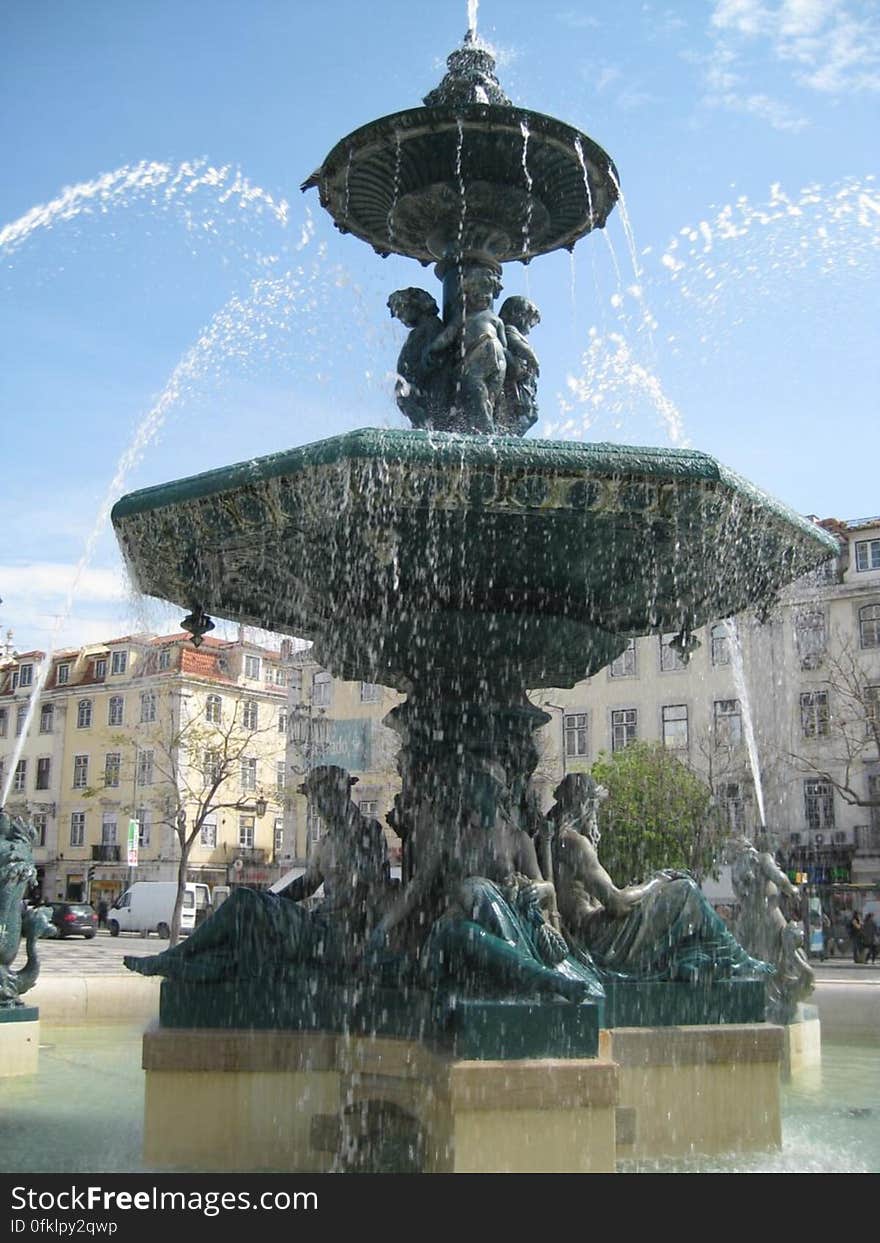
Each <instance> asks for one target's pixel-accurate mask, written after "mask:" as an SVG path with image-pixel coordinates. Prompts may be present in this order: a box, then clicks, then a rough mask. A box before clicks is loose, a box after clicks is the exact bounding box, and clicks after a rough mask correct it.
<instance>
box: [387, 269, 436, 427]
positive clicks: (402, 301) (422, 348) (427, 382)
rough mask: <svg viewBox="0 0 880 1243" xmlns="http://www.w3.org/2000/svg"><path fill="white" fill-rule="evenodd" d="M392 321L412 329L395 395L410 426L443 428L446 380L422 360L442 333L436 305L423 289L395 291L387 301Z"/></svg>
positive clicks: (399, 365) (401, 357)
mask: <svg viewBox="0 0 880 1243" xmlns="http://www.w3.org/2000/svg"><path fill="white" fill-rule="evenodd" d="M388 310H389V311H390V312H391V315H392V317H393V318H394V319H399V320H400V322H401V323H402V324H403V325H404V327H406V328H409V329H411V332H410V334H409V336H408V337H407V339H406V341H405V342H404V345H403V349H402V350H401V351H400V354H399V356H398V359H397V381H396V384H395V387H394V394H395V397H396V398H397V405H398V408H399V409H400V411H401V412H402V413H403V414H405V415H406V417H407V418H408V419H409V421H410V423H412V425H413V427H437V426H439V425H442V420H443V417H444V415H448V412H449V398H450V384H449V377H448V375H447V374H445V373H444V372H443V371H441V370H440V369H438V368H437V367H436V366H429V365H428V364H427V363H426V361H425V353H426V351H427V349H428V346H429V345H431V343H432V342H433V341H434V340H435V339H436V338H437V337H438V336H439V335H440V333H441V332H442V331H443V323H442V321H441V319H440V316H439V314H438V313H437V303H436V301H435V300H434V298H433V297H432V296H431V294H429V293H428V291H427V290H426V289H417V288H413V287H411V288H408V289H397V290H395V291H394V293H393V294H391V296H390V297H389V299H388Z"/></svg>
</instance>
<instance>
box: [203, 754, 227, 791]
mask: <svg viewBox="0 0 880 1243" xmlns="http://www.w3.org/2000/svg"><path fill="white" fill-rule="evenodd" d="M202 772H203V773H204V776H205V781H206V782H207V784H208V785H213V784H214V782H215V781H220V780H221V778H222V776H223V756H222V755H221V754H220V752H219V751H206V752H205V758H204V761H203V765H202Z"/></svg>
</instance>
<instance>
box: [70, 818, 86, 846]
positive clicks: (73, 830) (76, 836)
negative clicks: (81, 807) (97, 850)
mask: <svg viewBox="0 0 880 1243" xmlns="http://www.w3.org/2000/svg"><path fill="white" fill-rule="evenodd" d="M85 840H86V813H85V812H84V811H72V812H71V813H70V844H71V846H82V845H83V843H84V842H85Z"/></svg>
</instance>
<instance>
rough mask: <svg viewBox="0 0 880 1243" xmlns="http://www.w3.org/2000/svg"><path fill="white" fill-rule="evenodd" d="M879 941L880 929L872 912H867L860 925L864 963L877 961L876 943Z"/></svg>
mask: <svg viewBox="0 0 880 1243" xmlns="http://www.w3.org/2000/svg"><path fill="white" fill-rule="evenodd" d="M878 940H880V928H878V927H877V924H876V922H875V920H874V912H873V911H869V912H868V914H867V915H866V916H865V922H864V923H863V924H862V944H863V945H864V947H865V962H871V963H874V962H876V961H877V942H878Z"/></svg>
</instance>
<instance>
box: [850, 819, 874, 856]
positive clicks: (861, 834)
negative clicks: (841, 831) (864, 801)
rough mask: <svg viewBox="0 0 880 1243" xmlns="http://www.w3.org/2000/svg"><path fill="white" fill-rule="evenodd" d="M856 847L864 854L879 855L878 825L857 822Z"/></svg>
mask: <svg viewBox="0 0 880 1243" xmlns="http://www.w3.org/2000/svg"><path fill="white" fill-rule="evenodd" d="M855 835H856V847H857V849H859V850H861V851H862V852H863V853H864V854H866V855H880V825H878V826H877V827H875V826H874V825H872V824H857V825H856V827H855Z"/></svg>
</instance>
